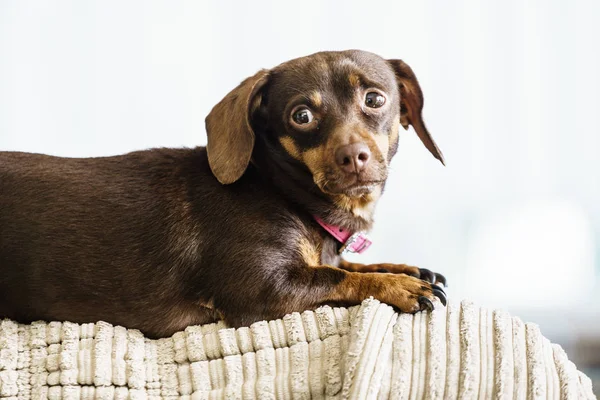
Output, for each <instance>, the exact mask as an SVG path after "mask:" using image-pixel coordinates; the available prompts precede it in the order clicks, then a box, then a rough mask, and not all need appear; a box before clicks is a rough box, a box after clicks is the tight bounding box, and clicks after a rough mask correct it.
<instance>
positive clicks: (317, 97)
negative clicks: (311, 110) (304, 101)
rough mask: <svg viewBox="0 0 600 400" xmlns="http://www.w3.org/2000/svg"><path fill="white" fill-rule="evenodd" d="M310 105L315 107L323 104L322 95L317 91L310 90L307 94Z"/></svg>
mask: <svg viewBox="0 0 600 400" xmlns="http://www.w3.org/2000/svg"><path fill="white" fill-rule="evenodd" d="M309 99H310V101H311V103H312V105H313V106H314V107H316V108H320V107H321V106H323V96H321V93H319V92H312V93H311V94H310V96H309Z"/></svg>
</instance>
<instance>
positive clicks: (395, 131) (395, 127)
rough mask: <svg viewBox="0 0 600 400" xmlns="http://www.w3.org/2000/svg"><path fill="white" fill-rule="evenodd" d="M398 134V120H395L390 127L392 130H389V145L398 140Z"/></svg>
mask: <svg viewBox="0 0 600 400" xmlns="http://www.w3.org/2000/svg"><path fill="white" fill-rule="evenodd" d="M399 134H400V118H396V119H395V120H394V125H392V129H391V130H390V140H389V142H390V143H394V142H395V141H397V140H398V135H399Z"/></svg>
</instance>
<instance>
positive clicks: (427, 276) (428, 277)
mask: <svg viewBox="0 0 600 400" xmlns="http://www.w3.org/2000/svg"><path fill="white" fill-rule="evenodd" d="M419 272H420V273H421V279H422V280H424V281H426V282H429V283H435V274H434V273H433V272H431V271H430V270H428V269H426V268H420V269H419Z"/></svg>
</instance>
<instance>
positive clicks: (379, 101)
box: [365, 92, 385, 108]
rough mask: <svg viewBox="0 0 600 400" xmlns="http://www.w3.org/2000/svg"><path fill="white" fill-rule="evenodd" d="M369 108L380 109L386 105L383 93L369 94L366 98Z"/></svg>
mask: <svg viewBox="0 0 600 400" xmlns="http://www.w3.org/2000/svg"><path fill="white" fill-rule="evenodd" d="M365 104H366V105H367V107H371V108H379V107H381V106H382V105H384V104H385V97H383V95H382V94H381V93H377V92H369V93H367V95H366V97H365Z"/></svg>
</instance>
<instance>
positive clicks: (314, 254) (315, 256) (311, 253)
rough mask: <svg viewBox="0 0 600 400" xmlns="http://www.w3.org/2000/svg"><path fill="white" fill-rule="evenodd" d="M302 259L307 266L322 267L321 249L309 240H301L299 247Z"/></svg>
mask: <svg viewBox="0 0 600 400" xmlns="http://www.w3.org/2000/svg"><path fill="white" fill-rule="evenodd" d="M298 248H299V250H300V254H301V255H302V259H303V260H304V262H306V264H307V265H309V266H312V267H316V266H318V265H321V249H320V248H319V246H316V245H314V244H313V243H311V242H310V241H309V240H308V239H307V238H304V237H303V238H301V239H300V243H299V245H298Z"/></svg>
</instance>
